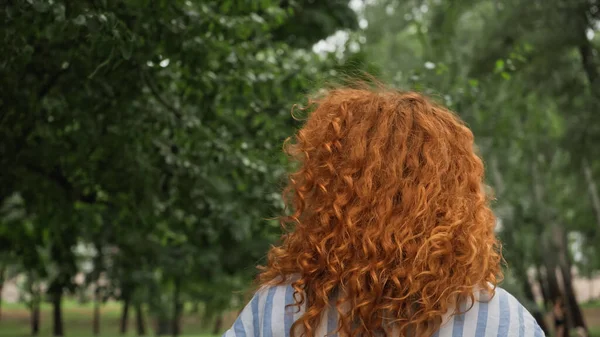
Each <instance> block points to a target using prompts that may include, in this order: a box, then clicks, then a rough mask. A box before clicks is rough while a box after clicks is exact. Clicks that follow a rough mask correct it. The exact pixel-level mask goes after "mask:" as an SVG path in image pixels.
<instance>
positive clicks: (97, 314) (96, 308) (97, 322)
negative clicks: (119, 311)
mask: <svg viewBox="0 0 600 337" xmlns="http://www.w3.org/2000/svg"><path fill="white" fill-rule="evenodd" d="M92 325H93V333H94V336H98V335H99V334H100V289H99V288H98V284H96V290H95V291H94V320H93V323H92Z"/></svg>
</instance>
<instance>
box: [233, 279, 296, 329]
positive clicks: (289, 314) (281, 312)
mask: <svg viewBox="0 0 600 337" xmlns="http://www.w3.org/2000/svg"><path fill="white" fill-rule="evenodd" d="M294 303H295V301H294V288H293V287H292V286H291V284H282V285H275V286H263V287H261V288H260V289H258V291H256V292H255V294H254V296H253V297H252V299H251V300H250V302H249V303H248V304H247V305H246V307H245V308H244V309H243V310H242V312H241V313H240V315H239V316H238V318H237V320H236V321H235V322H234V324H233V326H232V327H231V329H230V330H228V331H227V332H226V333H225V334H224V336H227V337H229V336H231V337H233V336H238V337H239V336H247V337H250V336H255V337H258V336H263V337H275V336H289V331H290V329H291V327H292V324H293V322H294V321H295V320H296V319H298V318H299V317H300V315H301V314H302V312H303V309H302V308H297V307H295V306H294ZM286 332H287V333H286Z"/></svg>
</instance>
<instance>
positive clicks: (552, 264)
mask: <svg viewBox="0 0 600 337" xmlns="http://www.w3.org/2000/svg"><path fill="white" fill-rule="evenodd" d="M549 241H550V242H549ZM544 249H545V252H544V254H543V257H544V266H545V270H546V273H545V277H544V278H545V280H546V284H547V285H548V296H549V299H550V306H549V307H550V309H551V310H552V309H553V307H554V304H555V303H556V302H557V301H559V300H563V303H564V296H563V295H562V292H561V289H560V284H559V282H558V278H557V276H556V270H557V266H556V260H557V259H556V252H555V250H556V249H555V247H553V245H552V240H544ZM552 318H553V319H555V320H556V318H557V317H556V316H555V312H554V310H552ZM567 318H568V316H567V313H564V317H563V321H564V324H563V326H564V329H563V335H562V336H557V335H558V333H555V336H557V337H569V335H568V331H569V326H570V324H569V323H570V322H569V320H568V319H567ZM554 328H555V329H556V326H555V327H554Z"/></svg>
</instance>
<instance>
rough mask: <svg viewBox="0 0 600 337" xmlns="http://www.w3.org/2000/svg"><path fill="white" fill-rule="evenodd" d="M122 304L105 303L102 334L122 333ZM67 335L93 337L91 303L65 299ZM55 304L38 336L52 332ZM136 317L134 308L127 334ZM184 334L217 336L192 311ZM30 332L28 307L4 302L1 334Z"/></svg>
mask: <svg viewBox="0 0 600 337" xmlns="http://www.w3.org/2000/svg"><path fill="white" fill-rule="evenodd" d="M120 310H121V307H120V305H119V303H116V302H108V303H106V304H105V305H103V306H102V309H101V316H100V323H101V325H100V335H99V337H120V336H122V335H121V334H120V333H119V316H120ZM63 311H64V312H63V314H64V326H65V336H67V337H92V336H94V335H93V333H92V313H93V308H92V304H79V303H77V302H74V301H65V302H64V304H63ZM51 313H52V308H51V307H50V305H49V304H48V303H44V304H42V307H41V326H40V334H39V337H50V336H52V330H51V329H52V323H51V319H52V317H51ZM134 319H135V317H134V315H133V312H130V316H129V324H128V326H129V329H128V330H129V331H128V334H127V335H126V336H136V334H135V320H134ZM146 320H147V321H146V335H147V336H153V335H154V332H153V331H152V329H151V326H150V325H151V324H150V321H149V317H148V316H147V317H146ZM182 330H183V331H182V334H181V336H182V337H216V336H214V335H211V334H207V333H203V331H206V328H204V327H202V325H201V324H200V320H199V318H197V317H193V316H191V315H189V316H185V317H183V319H182ZM26 336H30V326H29V311H28V309H27V308H26V307H25V306H23V305H22V304H14V303H13V304H11V303H3V304H2V318H1V320H0V337H26Z"/></svg>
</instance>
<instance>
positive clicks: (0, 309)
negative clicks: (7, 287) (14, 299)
mask: <svg viewBox="0 0 600 337" xmlns="http://www.w3.org/2000/svg"><path fill="white" fill-rule="evenodd" d="M0 272H4V271H0ZM2 289H4V278H3V277H2V275H0V321H1V320H2Z"/></svg>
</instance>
